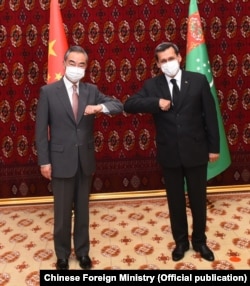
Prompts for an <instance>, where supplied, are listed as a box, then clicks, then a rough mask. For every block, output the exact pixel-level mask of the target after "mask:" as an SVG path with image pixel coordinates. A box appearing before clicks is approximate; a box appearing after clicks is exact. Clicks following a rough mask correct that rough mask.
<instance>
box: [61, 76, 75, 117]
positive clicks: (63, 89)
mask: <svg viewBox="0 0 250 286" xmlns="http://www.w3.org/2000/svg"><path fill="white" fill-rule="evenodd" d="M57 97H58V98H59V100H60V101H61V102H62V104H63V106H64V108H65V109H66V111H67V113H68V114H69V116H70V117H71V118H72V120H74V121H75V118H74V113H73V110H72V106H71V103H70V100H69V96H68V92H67V89H66V87H65V84H64V82H63V80H62V79H61V80H60V81H59V82H58V87H57Z"/></svg>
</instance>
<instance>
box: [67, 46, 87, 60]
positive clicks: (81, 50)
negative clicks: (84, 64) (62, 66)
mask: <svg viewBox="0 0 250 286" xmlns="http://www.w3.org/2000/svg"><path fill="white" fill-rule="evenodd" d="M72 52H76V53H81V54H84V55H85V56H86V58H87V61H88V54H87V52H86V51H85V50H84V48H82V47H81V46H71V47H70V48H69V49H68V50H67V51H66V53H65V55H64V61H65V62H66V61H67V59H68V56H69V54H70V53H72Z"/></svg>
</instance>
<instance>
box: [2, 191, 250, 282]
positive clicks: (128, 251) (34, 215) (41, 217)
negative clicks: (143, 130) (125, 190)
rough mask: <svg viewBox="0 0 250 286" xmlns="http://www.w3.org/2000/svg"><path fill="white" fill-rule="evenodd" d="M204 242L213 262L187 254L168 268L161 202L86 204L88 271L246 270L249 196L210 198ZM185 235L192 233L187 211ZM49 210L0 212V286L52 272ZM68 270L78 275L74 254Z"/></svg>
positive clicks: (25, 208) (165, 219)
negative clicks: (90, 262) (88, 252)
mask: <svg viewBox="0 0 250 286" xmlns="http://www.w3.org/2000/svg"><path fill="white" fill-rule="evenodd" d="M208 198H209V204H208V222H207V236H208V245H209V247H210V248H211V249H212V250H213V251H214V254H215V261H213V262H208V261H206V260H204V259H202V258H201V257H200V255H199V254H198V253H195V252H194V251H193V250H192V248H191V249H190V250H189V251H188V252H186V255H185V257H184V259H183V260H181V261H179V262H173V261H172V260H171V250H172V249H173V247H174V242H173V240H172V235H171V230H170V224H169V214H168V208H167V202H166V198H164V197H158V198H147V199H129V200H110V201H91V202H90V218H91V221H90V230H91V233H90V234H91V251H90V257H91V259H92V260H93V269H98V270H100V269H103V270H106V269H107V270H108V269H145V270H148V269H172V270H174V269H187V270H192V269H193V270H201V269H203V270H208V269H211V270H221V269H226V270H238V269H241V270H250V216H249V214H250V193H249V192H246V193H232V194H225V193H223V194H209V196H208ZM187 212H188V214H189V223H190V230H191V228H192V222H191V216H190V210H189V209H187ZM52 231H53V205H51V204H44V205H28V206H27V205H22V206H4V207H1V208H0V236H1V240H0V285H1V286H3V285H8V286H10V285H13V286H23V285H29V286H33V285H39V270H40V269H55V261H56V257H55V254H54V248H53V235H52ZM69 263H70V269H80V267H79V265H78V262H77V261H76V259H75V256H74V251H73V250H72V255H71V257H70V261H69Z"/></svg>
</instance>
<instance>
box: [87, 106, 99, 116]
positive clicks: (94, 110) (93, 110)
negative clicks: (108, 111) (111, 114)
mask: <svg viewBox="0 0 250 286" xmlns="http://www.w3.org/2000/svg"><path fill="white" fill-rule="evenodd" d="M100 112H102V105H101V104H98V105H87V106H86V108H85V111H84V115H90V114H96V113H100Z"/></svg>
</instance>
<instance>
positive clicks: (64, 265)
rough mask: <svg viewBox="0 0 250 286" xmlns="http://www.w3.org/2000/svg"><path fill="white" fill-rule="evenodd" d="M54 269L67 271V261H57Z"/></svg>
mask: <svg viewBox="0 0 250 286" xmlns="http://www.w3.org/2000/svg"><path fill="white" fill-rule="evenodd" d="M56 269H57V270H68V269H69V262H68V259H57V262H56Z"/></svg>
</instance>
